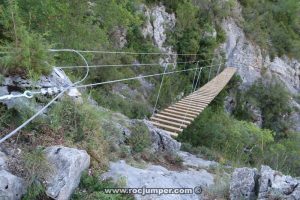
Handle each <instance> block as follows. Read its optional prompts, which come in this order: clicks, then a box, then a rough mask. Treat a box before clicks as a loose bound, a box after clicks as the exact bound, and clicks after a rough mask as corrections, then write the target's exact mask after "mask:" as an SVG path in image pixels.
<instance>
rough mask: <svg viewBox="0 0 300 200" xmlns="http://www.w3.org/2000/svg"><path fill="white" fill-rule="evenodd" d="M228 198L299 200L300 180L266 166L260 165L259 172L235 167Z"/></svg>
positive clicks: (233, 199)
mask: <svg viewBox="0 0 300 200" xmlns="http://www.w3.org/2000/svg"><path fill="white" fill-rule="evenodd" d="M230 199H232V200H235V199H246V200H247V199H258V200H270V199H285V200H300V180H298V179H296V178H292V177H291V176H285V175H283V174H281V173H280V172H278V171H275V170H273V169H271V168H270V167H268V166H262V167H261V170H260V172H257V170H256V169H251V168H237V169H235V171H234V173H233V175H232V179H231V183H230Z"/></svg>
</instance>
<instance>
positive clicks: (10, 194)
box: [0, 170, 26, 200]
mask: <svg viewBox="0 0 300 200" xmlns="http://www.w3.org/2000/svg"><path fill="white" fill-rule="evenodd" d="M25 191H26V190H25V182H24V180H23V179H21V178H19V177H17V176H14V175H12V174H11V173H9V172H7V171H5V170H0V199H3V200H18V199H21V197H22V195H24V194H25Z"/></svg>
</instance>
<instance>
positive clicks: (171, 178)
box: [102, 161, 214, 200]
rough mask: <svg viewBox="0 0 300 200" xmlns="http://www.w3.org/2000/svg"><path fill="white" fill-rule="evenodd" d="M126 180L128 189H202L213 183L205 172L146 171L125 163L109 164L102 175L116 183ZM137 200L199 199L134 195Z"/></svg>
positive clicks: (192, 197) (159, 169) (157, 168)
mask: <svg viewBox="0 0 300 200" xmlns="http://www.w3.org/2000/svg"><path fill="white" fill-rule="evenodd" d="M122 177H123V178H124V177H125V178H126V180H127V184H126V187H128V188H142V187H146V188H194V187H198V186H201V187H202V188H204V187H207V186H210V185H212V184H213V183H214V177H213V175H211V174H210V173H208V172H207V171H206V170H198V171H196V170H191V169H190V170H186V171H182V172H176V171H169V170H167V169H166V168H164V167H161V166H156V165H150V166H148V167H147V168H146V169H139V168H135V167H132V166H130V165H128V164H126V163H125V161H118V162H115V163H110V169H109V172H107V173H105V174H103V175H102V178H103V179H108V178H113V180H114V181H116V182H117V181H118V180H119V179H120V178H122ZM135 198H136V199H137V200H149V199H157V200H174V199H176V200H195V199H201V196H198V195H197V194H186V195H175V194H169V195H156V194H151V195H145V196H142V195H135Z"/></svg>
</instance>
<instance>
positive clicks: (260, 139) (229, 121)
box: [179, 108, 273, 163]
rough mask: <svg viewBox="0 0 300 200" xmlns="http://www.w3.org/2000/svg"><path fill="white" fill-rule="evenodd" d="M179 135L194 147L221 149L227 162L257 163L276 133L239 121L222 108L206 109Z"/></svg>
mask: <svg viewBox="0 0 300 200" xmlns="http://www.w3.org/2000/svg"><path fill="white" fill-rule="evenodd" d="M179 138H180V140H181V141H184V142H189V143H191V144H192V145H193V146H206V147H208V148H210V149H213V150H215V151H218V152H222V155H223V157H224V159H225V162H226V160H231V161H236V162H242V163H254V162H258V161H259V159H260V158H261V157H262V155H263V153H264V149H265V148H266V146H267V144H269V143H272V142H273V133H272V132H271V131H269V130H261V129H260V128H258V127H256V126H255V125H254V124H252V123H247V122H244V121H237V120H235V119H233V118H231V117H230V116H228V115H227V114H226V113H225V112H224V111H223V109H222V108H218V109H216V110H212V108H207V109H206V110H205V111H204V112H203V113H201V117H199V118H197V119H196V120H195V122H194V123H193V124H192V125H191V126H190V127H189V128H188V129H186V130H184V132H183V134H181V135H180V136H179ZM241 152H244V153H241Z"/></svg>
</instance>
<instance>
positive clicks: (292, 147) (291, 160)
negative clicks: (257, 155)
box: [264, 132, 300, 176]
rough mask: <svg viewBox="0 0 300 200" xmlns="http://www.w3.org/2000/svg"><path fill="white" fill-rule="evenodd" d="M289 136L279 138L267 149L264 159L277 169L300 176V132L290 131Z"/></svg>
mask: <svg viewBox="0 0 300 200" xmlns="http://www.w3.org/2000/svg"><path fill="white" fill-rule="evenodd" d="M289 135H290V136H289V138H286V139H282V140H279V141H278V142H277V143H274V144H272V145H270V147H269V148H268V149H267V151H266V153H265V155H264V160H265V163H266V164H268V165H270V166H272V167H273V168H274V169H275V170H282V171H284V172H286V173H288V174H291V175H294V176H299V175H300V174H299V172H300V160H299V159H298V158H299V156H300V137H299V132H298V133H289Z"/></svg>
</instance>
